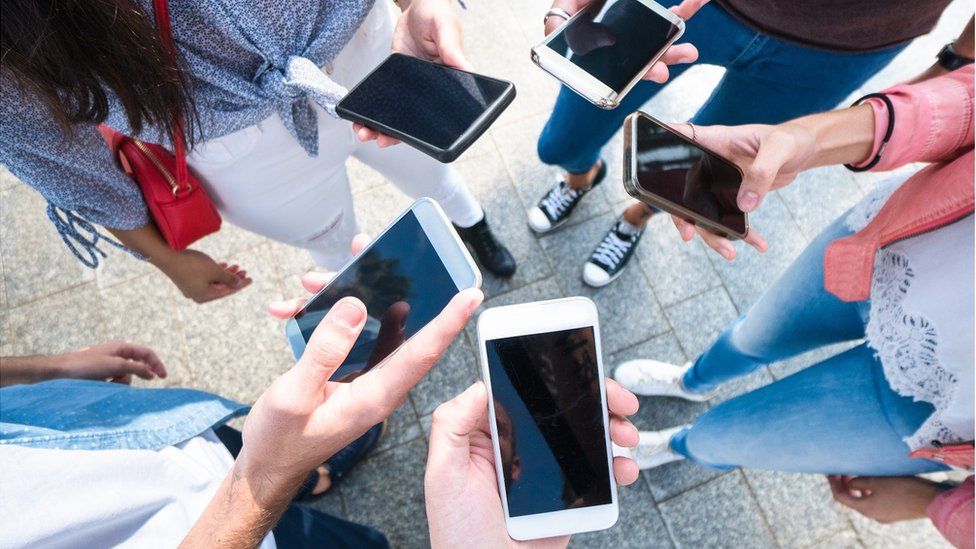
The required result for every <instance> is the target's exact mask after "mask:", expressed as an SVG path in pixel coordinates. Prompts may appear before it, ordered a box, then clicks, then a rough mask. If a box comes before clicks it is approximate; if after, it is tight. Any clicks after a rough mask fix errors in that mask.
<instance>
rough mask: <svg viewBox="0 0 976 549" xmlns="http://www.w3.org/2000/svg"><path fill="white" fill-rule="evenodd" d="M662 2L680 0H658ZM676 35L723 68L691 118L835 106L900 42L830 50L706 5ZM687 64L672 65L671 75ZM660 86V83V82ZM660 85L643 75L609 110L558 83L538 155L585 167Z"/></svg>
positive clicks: (786, 116)
mask: <svg viewBox="0 0 976 549" xmlns="http://www.w3.org/2000/svg"><path fill="white" fill-rule="evenodd" d="M660 1H661V3H662V4H664V5H665V6H671V5H675V4H677V3H678V0H660ZM681 41H682V42H690V43H692V44H694V45H695V46H696V47H697V48H698V51H699V60H698V61H699V62H700V63H705V64H709V65H719V66H722V67H725V68H726V72H725V76H724V77H723V78H722V81H721V82H720V83H719V84H718V86H717V87H716V88H715V89H714V90H713V91H712V95H711V97H709V98H708V101H707V102H706V103H705V105H704V106H702V108H701V109H700V110H699V111H698V113H697V114H696V115H695V116H694V117H693V118H692V121H693V122H695V123H697V124H702V125H711V124H728V125H732V124H750V123H751V124H758V123H763V124H776V123H779V122H783V121H786V120H790V119H792V118H796V117H798V116H802V115H805V114H810V113H813V112H819V111H824V110H829V109H832V108H834V107H836V106H837V104H838V103H839V102H841V101H842V100H844V98H845V97H847V96H848V95H849V94H850V93H851V92H853V91H854V90H856V89H857V88H859V87H860V86H861V84H862V83H864V81H866V80H867V79H868V78H870V77H871V76H872V75H873V74H875V73H876V72H878V71H879V70H881V69H882V68H883V67H884V66H885V65H887V64H888V63H889V62H890V61H891V60H892V58H894V57H895V55H897V54H898V53H899V52H900V51H901V50H902V49H903V48H904V47H905V46H906V45H907V43H906V44H899V45H896V46H893V47H891V48H888V49H885V50H882V51H877V52H871V53H836V52H827V51H823V50H815V49H812V48H806V47H803V46H799V45H796V44H789V43H786V42H782V41H779V40H777V39H775V38H771V37H769V36H766V35H763V34H761V33H759V32H757V31H756V30H754V29H751V28H749V27H747V26H745V25H743V24H742V23H740V22H739V21H738V20H736V19H735V18H733V17H732V16H731V15H729V14H728V13H727V12H726V11H725V10H723V9H722V8H721V7H720V6H719V5H717V4H716V3H714V2H713V3H710V4H706V5H705V6H704V7H703V8H702V9H701V10H699V12H698V13H697V14H696V15H695V16H694V17H693V18H692V19H691V20H690V21H689V22H688V25H687V29H686V31H685V35H684V36H683V37H682V39H681ZM688 67H689V65H675V66H673V67H670V70H671V77H672V79H673V78H675V77H677V76H679V75H680V74H681V73H682V72H684V71H685V70H687V69H688ZM665 85H666V84H665ZM663 87H664V86H663V85H661V84H656V83H654V82H650V81H647V80H642V81H641V82H639V83H638V84H637V86H635V87H634V89H633V90H631V91H630V93H629V94H628V95H627V96H626V97H625V98H624V100H623V102H622V103H621V105H620V106H618V107H617V108H616V109H613V110H610V111H607V110H603V109H600V108H599V107H596V106H594V105H593V104H591V103H589V102H588V101H586V100H585V99H583V98H582V97H580V96H578V95H577V94H576V93H574V92H572V91H570V90H569V89H568V88H566V87H563V88H561V89H560V91H559V97H558V98H557V99H556V106H555V107H554V108H553V111H552V115H551V116H550V117H549V122H548V123H546V127H545V128H544V129H543V130H542V134H541V135H540V136H539V142H538V152H539V158H540V159H541V160H542V161H543V162H544V163H546V164H555V165H559V166H561V167H562V168H563V169H565V170H566V171H568V172H570V173H583V172H586V171H587V170H589V169H590V168H591V167H592V166H593V165H594V164H596V161H597V159H598V158H599V156H600V149H601V148H602V147H603V146H604V145H605V144H606V143H607V141H609V140H610V138H611V137H612V136H613V134H614V133H615V132H616V131H617V130H618V129H619V128H620V126H621V124H623V121H624V118H626V117H627V115H629V114H630V113H632V112H634V111H636V110H638V109H639V108H640V107H641V105H643V104H644V103H646V102H647V101H648V100H650V99H651V98H652V97H654V96H655V95H656V94H657V92H658V91H660V90H661V89H662V88H663Z"/></svg>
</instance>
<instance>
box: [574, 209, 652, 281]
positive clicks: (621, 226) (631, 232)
mask: <svg viewBox="0 0 976 549" xmlns="http://www.w3.org/2000/svg"><path fill="white" fill-rule="evenodd" d="M643 235H644V227H640V228H638V227H634V226H633V225H630V224H628V223H627V222H626V221H624V220H623V219H618V220H617V222H616V223H614V225H613V227H612V228H611V229H610V232H608V233H607V236H605V237H603V240H602V241H601V242H600V245H599V246H597V247H596V250H594V251H593V255H591V256H590V260H589V261H587V262H586V265H583V282H586V283H587V284H588V285H590V286H593V287H594V288H600V287H602V286H606V285H607V284H610V283H611V282H613V281H614V279H616V278H617V277H618V276H620V275H621V273H623V272H624V267H626V266H627V263H628V262H630V258H631V256H633V255H634V250H635V249H636V248H637V243H638V242H640V239H641V236H643Z"/></svg>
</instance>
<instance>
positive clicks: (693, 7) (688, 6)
mask: <svg viewBox="0 0 976 549" xmlns="http://www.w3.org/2000/svg"><path fill="white" fill-rule="evenodd" d="M591 2H593V0H555V1H554V2H553V3H552V7H553V8H560V9H563V10H565V11H566V13H568V14H570V15H575V14H576V13H577V12H579V11H580V10H582V9H583V8H585V7H587V6H588V5H590V3H591ZM707 3H708V0H683V1H682V2H681V3H680V4H678V5H677V6H674V7H672V8H670V11H671V13H673V14H675V15H677V16H678V17H680V18H682V19H684V20H685V21H687V20H688V19H691V17H692V16H693V15H695V14H696V13H698V10H699V9H701V7H702V6H704V5H705V4H707ZM565 22H566V21H565V20H563V19H562V18H560V17H555V16H552V17H549V19H548V20H547V21H546V22H545V33H546V36H549V33H551V32H552V31H554V30H556V28H558V27H559V26H560V25H562V24H563V23H565ZM697 59H698V48H696V47H695V46H694V45H692V44H674V45H673V46H671V47H670V48H668V49H667V51H665V52H664V55H662V56H661V58H660V59H658V60H657V62H655V63H654V65H652V66H651V68H650V69H648V71H647V72H646V73H645V74H644V79H645V80H651V81H653V82H657V83H658V84H663V83H665V82H667V81H668V78H670V72H669V71H668V65H677V64H681V63H694V62H695V61H696V60H697Z"/></svg>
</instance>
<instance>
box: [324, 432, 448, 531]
mask: <svg viewBox="0 0 976 549" xmlns="http://www.w3.org/2000/svg"><path fill="white" fill-rule="evenodd" d="M426 461H427V445H426V444H425V443H424V441H423V440H419V439H418V440H414V441H412V442H408V443H406V444H403V445H400V446H397V447H396V448H393V449H391V450H388V451H386V452H382V453H379V454H374V455H373V456H371V457H369V458H368V459H366V461H364V462H363V463H361V464H360V465H359V466H358V467H356V468H355V469H353V470H352V471H350V473H349V475H348V476H347V477H346V478H345V482H343V484H342V485H340V486H339V490H341V492H342V497H343V499H344V500H345V502H346V510H347V512H348V513H349V516H350V517H353V518H354V520H356V522H359V523H361V524H367V525H369V526H372V527H374V528H377V529H379V530H380V531H381V532H383V533H384V534H386V536H387V538H388V539H389V541H390V546H391V547H427V546H429V545H430V541H429V535H428V533H427V520H426V518H425V517H426V513H425V511H424V464H425V463H426Z"/></svg>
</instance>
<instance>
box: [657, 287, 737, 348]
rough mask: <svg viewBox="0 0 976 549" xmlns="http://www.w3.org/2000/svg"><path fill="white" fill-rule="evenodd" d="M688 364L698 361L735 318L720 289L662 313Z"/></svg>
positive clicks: (727, 300)
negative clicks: (689, 361)
mask: <svg viewBox="0 0 976 549" xmlns="http://www.w3.org/2000/svg"><path fill="white" fill-rule="evenodd" d="M665 314H666V315H667V317H668V320H670V321H671V326H672V327H673V328H674V335H675V336H677V338H678V341H679V342H681V347H682V348H683V349H684V351H685V354H686V355H688V359H689V360H694V359H696V358H698V355H700V354H701V353H702V352H703V351H705V349H707V348H708V346H709V345H711V344H712V342H714V341H715V338H717V337H718V335H719V334H720V333H721V332H722V331H723V330H725V329H726V328H728V327H729V326H730V325H731V324H732V322H733V321H734V320H735V319H736V318H737V317H738V313H737V311H736V308H735V305H733V304H732V301H731V300H730V299H729V296H728V294H727V293H726V292H725V290H724V289H723V288H716V289H714V290H709V291H707V292H705V293H703V294H700V295H697V296H695V297H692V298H691V299H687V300H685V301H682V302H680V303H677V304H675V305H672V306H670V307H667V308H666V309H665Z"/></svg>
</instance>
